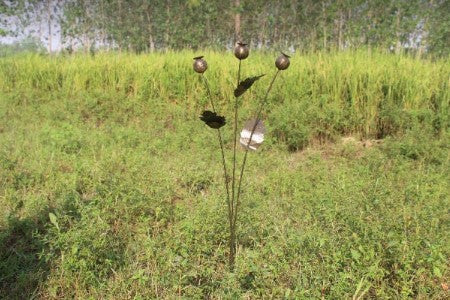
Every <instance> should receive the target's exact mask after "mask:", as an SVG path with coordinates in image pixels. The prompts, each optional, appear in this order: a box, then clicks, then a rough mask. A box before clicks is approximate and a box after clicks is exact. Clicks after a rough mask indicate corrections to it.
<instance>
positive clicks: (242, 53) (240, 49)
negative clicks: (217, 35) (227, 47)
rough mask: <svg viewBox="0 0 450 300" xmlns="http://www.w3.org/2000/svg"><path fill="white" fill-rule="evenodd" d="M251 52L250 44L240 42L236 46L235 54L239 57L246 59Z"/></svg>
mask: <svg viewBox="0 0 450 300" xmlns="http://www.w3.org/2000/svg"><path fill="white" fill-rule="evenodd" d="M248 54H249V49H248V45H247V44H244V43H241V42H238V43H237V44H236V47H234V56H236V58H237V59H240V60H242V59H246V58H247V57H248Z"/></svg>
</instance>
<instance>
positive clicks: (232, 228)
mask: <svg viewBox="0 0 450 300" xmlns="http://www.w3.org/2000/svg"><path fill="white" fill-rule="evenodd" d="M241 63H242V60H239V68H238V73H237V84H236V88H237V87H238V86H239V83H240V81H241ZM237 123H238V97H235V99H234V144H233V174H232V185H231V216H230V217H231V218H230V268H231V269H233V265H234V256H235V247H236V232H235V226H234V225H235V224H234V222H233V220H234V218H235V217H234V216H235V215H236V209H235V200H236V198H235V187H236V148H237V125H238V124H237Z"/></svg>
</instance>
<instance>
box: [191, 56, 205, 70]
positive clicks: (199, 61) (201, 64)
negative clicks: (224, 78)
mask: <svg viewBox="0 0 450 300" xmlns="http://www.w3.org/2000/svg"><path fill="white" fill-rule="evenodd" d="M193 66H194V71H195V72H197V73H204V72H205V71H206V69H208V64H207V63H206V60H204V59H203V56H197V57H194V65H193Z"/></svg>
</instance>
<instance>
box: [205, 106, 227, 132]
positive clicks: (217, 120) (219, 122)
mask: <svg viewBox="0 0 450 300" xmlns="http://www.w3.org/2000/svg"><path fill="white" fill-rule="evenodd" d="M200 120H202V121H203V122H205V124H206V125H208V126H209V127H211V128H214V129H219V128H220V127H222V126H224V125H225V124H226V121H225V117H224V116H218V115H217V114H216V113H215V112H212V111H210V110H205V111H204V112H203V113H202V115H201V116H200Z"/></svg>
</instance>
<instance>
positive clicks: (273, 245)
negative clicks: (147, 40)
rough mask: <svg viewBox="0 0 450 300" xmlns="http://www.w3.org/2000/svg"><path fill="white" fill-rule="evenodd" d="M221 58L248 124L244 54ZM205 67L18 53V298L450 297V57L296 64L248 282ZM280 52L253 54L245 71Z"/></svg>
mask: <svg viewBox="0 0 450 300" xmlns="http://www.w3.org/2000/svg"><path fill="white" fill-rule="evenodd" d="M205 54H206V59H207V60H208V63H209V70H208V71H207V76H209V81H210V83H211V85H212V89H213V91H217V92H218V95H217V96H218V98H219V99H218V102H219V103H220V105H221V107H222V108H223V110H224V111H223V112H224V113H225V115H226V116H228V118H231V117H230V116H231V115H232V114H231V109H232V101H231V100H232V88H231V85H233V84H234V77H235V72H236V68H237V63H236V60H235V59H233V58H232V55H231V54H229V53H227V54H226V55H224V54H221V53H215V52H205ZM194 56H195V54H194V53H191V52H181V53H167V54H155V55H144V56H134V55H113V54H102V55H97V56H95V57H94V58H92V57H85V56H74V57H51V58H49V57H40V56H23V57H10V58H2V59H0V206H1V207H2V209H0V298H6V299H16V298H17V299H23V298H24V296H25V298H30V297H35V298H50V299H54V298H60V299H62V298H78V299H88V298H92V299H101V298H104V299H148V298H157V297H159V298H169V299H170V298H176V297H182V298H183V297H184V298H228V299H229V298H239V297H242V298H252V299H253V298H286V299H298V298H300V299H302V298H321V297H324V298H326V299H348V298H352V297H354V298H355V299H357V298H361V299H363V298H381V299H383V298H420V299H444V298H447V297H448V296H449V294H448V293H449V292H448V291H445V290H444V289H443V288H442V286H441V284H443V283H447V284H448V283H449V277H450V276H449V268H448V262H449V255H450V246H449V245H450V240H449V237H448V232H449V229H450V227H449V225H450V224H449V217H448V215H449V209H448V207H449V200H448V199H449V187H448V182H450V174H449V172H448V170H449V169H450V164H449V141H450V139H449V137H450V136H449V131H448V104H449V87H448V85H449V73H450V72H449V71H450V64H449V61H448V60H442V61H437V62H431V61H424V60H415V59H412V58H409V57H403V56H393V55H386V54H381V53H373V54H371V55H370V56H369V55H368V54H367V53H365V52H348V53H335V54H333V53H331V54H315V55H307V56H300V55H296V56H294V57H293V58H292V65H291V67H290V68H289V69H288V70H287V71H285V72H283V73H282V75H281V77H280V80H279V81H277V82H276V84H275V87H274V90H273V92H272V94H271V96H270V97H269V101H270V104H269V106H268V109H267V110H266V111H265V119H266V124H267V127H268V129H269V130H268V134H267V138H268V139H267V141H266V142H265V145H263V146H262V147H261V150H260V151H258V152H256V153H251V155H250V156H249V161H248V163H249V164H248V168H247V172H246V174H245V178H244V187H243V194H242V200H243V202H242V210H241V214H240V219H239V228H238V237H239V248H238V253H237V261H236V269H235V272H234V273H230V272H229V271H228V267H227V259H228V258H227V251H228V246H227V221H226V204H225V191H224V188H223V186H222V181H223V180H222V172H221V170H222V169H221V166H220V152H219V150H218V145H217V141H216V136H215V134H214V132H212V131H211V130H208V129H207V128H205V126H204V124H203V123H201V121H200V120H198V115H199V114H200V112H201V110H202V109H204V108H206V107H207V98H206V93H205V91H204V90H203V88H202V85H201V82H200V81H199V80H198V76H197V75H196V74H194V73H193V71H192V70H191V64H192V57H194ZM275 57H276V55H271V54H258V55H255V54H254V55H251V56H250V58H249V59H248V60H246V61H245V62H244V66H243V68H244V76H251V75H257V74H260V73H266V72H267V73H270V72H274V67H273V60H274V58H275ZM269 77H271V76H266V77H264V78H263V79H261V80H260V81H259V82H257V83H256V84H255V86H254V87H252V91H251V92H250V93H248V94H246V95H245V96H244V97H243V98H244V103H243V109H242V111H241V120H242V121H244V120H245V119H246V118H247V117H248V116H249V114H251V112H253V111H254V110H255V108H256V106H257V105H256V104H257V101H258V99H260V97H261V95H263V93H264V90H265V88H266V87H267V83H268V81H269V80H270V78H269ZM224 134H225V137H226V140H227V141H228V142H227V144H226V149H227V151H228V158H231V148H232V141H231V140H230V137H231V136H232V129H231V128H229V126H227V127H225V131H224ZM348 135H351V136H354V137H355V138H356V140H359V139H361V140H366V139H369V141H372V143H374V146H372V147H364V146H363V145H362V143H356V142H355V143H353V142H350V143H342V142H341V137H342V136H348ZM373 139H381V141H380V142H379V143H378V142H375V141H373ZM242 154H243V151H240V152H239V158H240V159H242Z"/></svg>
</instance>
